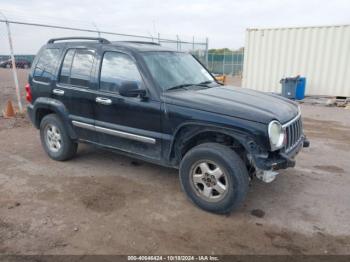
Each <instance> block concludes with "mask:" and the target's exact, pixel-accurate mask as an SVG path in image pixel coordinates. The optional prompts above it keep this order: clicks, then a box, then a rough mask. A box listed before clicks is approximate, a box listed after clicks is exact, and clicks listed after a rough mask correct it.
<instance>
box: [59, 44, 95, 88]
mask: <svg viewBox="0 0 350 262" xmlns="http://www.w3.org/2000/svg"><path fill="white" fill-rule="evenodd" d="M93 63H94V52H93V51H91V50H85V49H76V50H74V49H70V50H68V52H67V53H66V55H65V57H64V60H63V64H62V69H61V73H60V83H65V84H71V85H76V86H82V87H88V86H89V83H90V77H91V70H92V66H93Z"/></svg>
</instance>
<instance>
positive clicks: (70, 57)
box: [60, 49, 75, 84]
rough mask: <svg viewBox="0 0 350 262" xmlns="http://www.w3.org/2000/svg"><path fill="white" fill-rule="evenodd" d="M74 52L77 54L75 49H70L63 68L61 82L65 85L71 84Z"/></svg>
mask: <svg viewBox="0 0 350 262" xmlns="http://www.w3.org/2000/svg"><path fill="white" fill-rule="evenodd" d="M74 52H75V50H74V49H69V50H68V52H67V53H66V55H65V57H64V60H63V65H62V68H61V74H60V82H61V83H64V84H68V83H69V76H70V69H71V66H72V61H73V57H74Z"/></svg>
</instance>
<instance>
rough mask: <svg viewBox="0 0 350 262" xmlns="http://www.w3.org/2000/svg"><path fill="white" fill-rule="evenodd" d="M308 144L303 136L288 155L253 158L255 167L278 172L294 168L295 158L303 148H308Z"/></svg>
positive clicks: (278, 153)
mask: <svg viewBox="0 0 350 262" xmlns="http://www.w3.org/2000/svg"><path fill="white" fill-rule="evenodd" d="M309 146H310V142H309V140H307V138H306V137H305V136H303V137H302V139H300V141H299V143H298V144H297V145H296V146H295V147H294V149H293V150H291V151H290V152H288V153H285V152H282V151H280V152H273V153H269V154H268V155H267V156H258V157H256V158H255V166H256V167H257V168H258V169H261V170H279V169H286V168H289V167H294V166H295V162H296V161H295V156H296V155H297V154H298V153H299V152H300V150H301V149H302V148H303V147H309Z"/></svg>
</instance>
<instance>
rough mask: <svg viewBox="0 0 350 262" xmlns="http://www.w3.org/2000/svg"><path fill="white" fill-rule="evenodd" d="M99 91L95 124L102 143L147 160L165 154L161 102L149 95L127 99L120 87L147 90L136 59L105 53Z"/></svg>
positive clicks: (125, 55) (115, 52) (122, 54)
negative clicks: (133, 85)
mask: <svg viewBox="0 0 350 262" xmlns="http://www.w3.org/2000/svg"><path fill="white" fill-rule="evenodd" d="M99 79H100V84H99V87H100V88H99V90H98V92H97V93H96V97H95V101H96V102H95V120H96V121H95V125H96V130H97V131H98V136H99V142H100V143H101V144H104V145H106V146H109V147H113V148H117V149H120V150H122V151H125V152H129V153H132V154H137V155H141V156H143V157H147V158H152V159H159V158H160V155H161V138H162V134H161V126H160V102H159V101H157V100H155V99H153V98H152V97H151V96H149V97H148V98H147V99H143V98H140V97H124V96H121V95H120V94H119V88H120V86H121V84H122V83H123V82H124V81H134V82H137V84H138V85H139V87H140V88H145V84H144V81H143V78H142V75H141V73H140V71H139V69H138V66H137V63H136V61H135V60H134V58H133V57H132V56H131V55H129V54H126V53H122V52H117V51H106V52H104V53H103V54H102V62H101V69H100V77H99Z"/></svg>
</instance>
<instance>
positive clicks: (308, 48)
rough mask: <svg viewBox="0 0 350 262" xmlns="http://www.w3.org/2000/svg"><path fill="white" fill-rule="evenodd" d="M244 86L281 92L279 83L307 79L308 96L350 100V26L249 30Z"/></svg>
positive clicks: (244, 67)
mask: <svg viewBox="0 0 350 262" xmlns="http://www.w3.org/2000/svg"><path fill="white" fill-rule="evenodd" d="M245 37H246V39H245V49H244V66H243V81H242V86H243V87H246V88H252V89H255V90H260V91H265V92H276V93H280V92H281V84H280V83H279V81H280V80H281V78H284V77H292V76H296V75H300V76H304V77H306V90H305V93H306V95H325V96H348V97H350V25H342V26H322V27H298V28H276V29H247V31H246V36H245Z"/></svg>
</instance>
